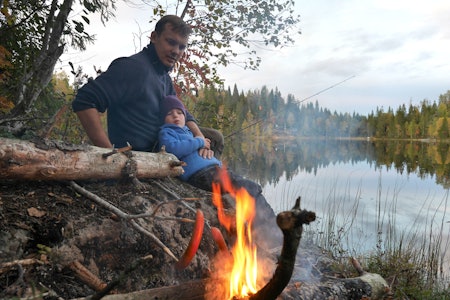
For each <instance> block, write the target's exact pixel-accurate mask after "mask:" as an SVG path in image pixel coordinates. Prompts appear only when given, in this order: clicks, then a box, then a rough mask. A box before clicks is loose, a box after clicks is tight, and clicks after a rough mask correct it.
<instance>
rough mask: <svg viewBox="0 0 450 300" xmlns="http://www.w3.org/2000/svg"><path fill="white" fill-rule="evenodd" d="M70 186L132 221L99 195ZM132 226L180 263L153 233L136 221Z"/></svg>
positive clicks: (71, 183)
mask: <svg viewBox="0 0 450 300" xmlns="http://www.w3.org/2000/svg"><path fill="white" fill-rule="evenodd" d="M70 185H71V187H72V188H74V189H75V190H76V191H77V192H79V193H80V194H82V195H84V196H86V197H88V198H89V199H91V200H93V201H95V202H96V203H97V204H99V205H101V206H103V207H104V208H106V209H108V210H110V211H112V212H113V213H114V214H116V215H117V216H118V217H120V218H122V219H130V218H128V216H129V215H128V214H127V213H125V212H123V211H122V210H120V209H119V208H117V207H115V206H114V205H112V204H111V203H109V202H108V201H106V200H104V199H102V198H100V197H98V196H97V195H95V194H94V193H91V192H89V191H88V190H86V189H84V188H82V187H81V186H79V185H78V184H77V183H75V182H74V181H71V182H70ZM129 222H130V224H131V226H133V228H134V229H136V230H137V231H138V232H140V233H142V234H143V235H146V236H147V237H149V238H150V239H151V240H152V241H153V242H154V243H156V244H157V245H158V246H159V247H160V248H161V249H162V250H163V251H164V252H165V253H166V254H168V255H169V256H170V257H171V258H173V259H174V260H175V262H178V258H177V257H176V256H175V254H173V252H172V251H170V249H169V248H168V247H167V246H166V245H164V243H163V242H161V240H160V239H158V237H157V236H155V235H154V234H153V233H151V232H150V231H148V230H147V229H145V228H144V227H142V226H141V225H139V224H138V223H137V222H136V221H135V220H133V219H131V220H130V221H129Z"/></svg>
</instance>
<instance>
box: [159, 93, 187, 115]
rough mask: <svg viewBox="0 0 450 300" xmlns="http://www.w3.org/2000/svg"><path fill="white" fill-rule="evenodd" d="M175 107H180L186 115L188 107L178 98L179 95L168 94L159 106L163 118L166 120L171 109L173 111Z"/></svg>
mask: <svg viewBox="0 0 450 300" xmlns="http://www.w3.org/2000/svg"><path fill="white" fill-rule="evenodd" d="M174 108H178V109H180V110H181V111H182V112H183V114H184V116H186V108H185V107H184V105H183V103H182V102H181V101H180V99H178V98H177V96H175V95H169V96H166V97H165V98H164V100H163V101H162V102H161V105H160V108H159V112H160V115H161V118H162V119H163V120H164V118H165V117H166V116H167V114H168V113H169V111H171V110H172V109H174Z"/></svg>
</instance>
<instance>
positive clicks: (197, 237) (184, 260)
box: [175, 209, 205, 270]
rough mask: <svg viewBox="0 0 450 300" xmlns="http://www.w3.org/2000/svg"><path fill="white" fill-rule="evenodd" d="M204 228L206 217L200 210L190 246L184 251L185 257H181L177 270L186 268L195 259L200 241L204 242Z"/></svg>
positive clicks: (176, 264)
mask: <svg viewBox="0 0 450 300" xmlns="http://www.w3.org/2000/svg"><path fill="white" fill-rule="evenodd" d="M204 226H205V217H204V215H203V212H202V211H201V210H200V209H198V210H197V214H196V217H195V224H194V231H193V233H192V237H191V240H190V241H189V245H188V247H187V248H186V251H184V253H183V256H181V258H180V259H179V260H178V261H177V262H176V263H175V268H176V269H177V270H182V269H184V268H186V267H187V266H188V265H189V263H190V262H191V260H192V258H194V256H195V253H196V252H197V249H198V246H199V245H200V241H201V240H202V236H203V227H204Z"/></svg>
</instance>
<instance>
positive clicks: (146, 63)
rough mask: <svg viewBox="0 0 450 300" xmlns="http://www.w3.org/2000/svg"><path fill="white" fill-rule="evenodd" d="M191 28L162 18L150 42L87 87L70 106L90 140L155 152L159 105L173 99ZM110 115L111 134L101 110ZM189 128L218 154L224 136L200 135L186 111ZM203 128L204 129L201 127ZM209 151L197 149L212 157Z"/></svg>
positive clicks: (214, 133)
mask: <svg viewBox="0 0 450 300" xmlns="http://www.w3.org/2000/svg"><path fill="white" fill-rule="evenodd" d="M191 31H192V30H191V28H190V26H189V25H188V24H186V23H185V22H184V21H183V20H182V19H181V18H179V17H177V16H174V15H167V16H164V17H163V18H161V19H160V20H159V21H158V22H157V24H156V26H155V30H154V31H153V32H152V33H151V36H150V44H149V45H148V46H147V47H146V48H144V49H143V50H142V51H141V52H139V53H137V54H134V55H132V56H130V57H121V58H118V59H116V60H114V61H113V62H112V63H111V65H110V66H109V68H108V70H106V72H104V73H102V74H101V75H100V76H98V77H97V78H96V79H95V80H92V81H90V82H88V83H87V84H85V85H84V86H83V87H82V88H80V90H79V91H78V94H77V96H76V98H75V100H74V101H73V103H72V108H73V110H74V112H75V113H76V114H77V116H78V118H79V119H80V122H81V124H82V126H83V127H84V129H85V130H86V133H87V135H88V137H89V139H90V140H91V142H92V143H93V144H94V145H96V146H98V147H105V148H112V147H113V146H114V147H116V148H120V147H124V146H126V145H127V143H129V144H130V145H131V146H132V147H133V150H136V151H153V150H156V147H155V146H156V143H157V139H158V129H159V127H160V126H161V125H162V121H161V120H160V118H159V115H160V114H159V110H160V105H161V102H162V101H164V97H165V96H167V95H175V94H176V93H175V89H174V86H173V82H172V79H171V78H170V76H169V74H168V72H169V71H170V70H172V68H173V66H174V65H175V63H176V62H177V61H178V60H179V59H180V58H181V56H182V55H183V53H184V51H185V50H186V47H187V44H188V39H189V35H190V34H191ZM105 111H106V112H107V115H108V133H106V132H105V130H103V127H102V124H101V121H100V115H99V112H101V113H103V112H105ZM186 125H187V126H188V127H189V129H190V130H191V131H192V133H193V134H194V136H196V137H200V138H202V139H205V140H206V139H207V140H208V143H207V144H208V145H209V140H210V139H212V140H213V141H211V144H213V145H217V148H216V149H214V150H215V151H216V153H215V154H216V155H217V154H220V153H221V151H222V149H223V136H222V135H221V134H220V133H219V132H218V131H216V130H212V129H209V130H207V129H205V130H204V132H205V133H206V132H208V134H207V135H210V136H208V138H205V135H204V134H203V133H202V131H201V130H200V128H199V127H198V125H197V123H196V122H195V119H194V117H193V116H192V115H191V114H190V113H187V117H186ZM202 130H203V129H202ZM208 150H211V149H208V148H204V149H201V150H199V153H200V155H202V156H203V157H211V155H212V153H214V152H212V151H208Z"/></svg>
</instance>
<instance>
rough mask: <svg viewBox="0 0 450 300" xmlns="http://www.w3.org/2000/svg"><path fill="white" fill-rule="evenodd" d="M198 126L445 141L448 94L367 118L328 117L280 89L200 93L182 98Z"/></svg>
mask: <svg viewBox="0 0 450 300" xmlns="http://www.w3.org/2000/svg"><path fill="white" fill-rule="evenodd" d="M184 102H185V103H186V105H187V107H188V109H189V110H190V111H191V112H192V113H193V115H194V116H196V117H197V119H198V120H199V122H200V124H202V125H203V126H210V127H214V128H217V129H220V130H221V131H222V132H223V133H224V135H225V136H229V135H233V134H236V133H238V132H245V133H246V134H251V135H254V136H303V137H328V138H342V137H372V138H392V139H437V140H448V139H449V138H450V134H449V121H450V90H449V91H447V92H446V93H445V94H442V95H440V96H439V99H436V100H434V101H430V100H427V99H424V100H423V101H422V102H421V103H420V104H419V105H417V106H415V105H412V104H409V105H408V106H407V105H405V104H403V105H401V106H399V107H397V108H391V107H389V108H387V110H384V109H383V108H376V110H375V111H372V112H371V113H370V114H369V115H368V116H362V115H359V114H357V113H354V112H353V113H349V112H346V113H342V112H336V111H334V112H332V111H330V110H329V109H327V108H323V107H320V106H319V103H318V102H317V101H316V102H315V103H312V102H309V103H300V101H299V100H297V99H295V97H294V96H293V95H288V96H287V98H283V96H282V95H281V93H280V91H278V89H275V90H269V89H268V88H267V87H266V86H263V87H262V88H261V89H260V90H255V91H248V92H247V93H246V94H244V93H243V92H239V91H238V87H237V86H236V85H235V86H234V88H233V90H231V88H228V89H227V90H219V89H216V88H204V89H202V90H200V91H198V92H197V95H196V97H186V98H185V99H184Z"/></svg>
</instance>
